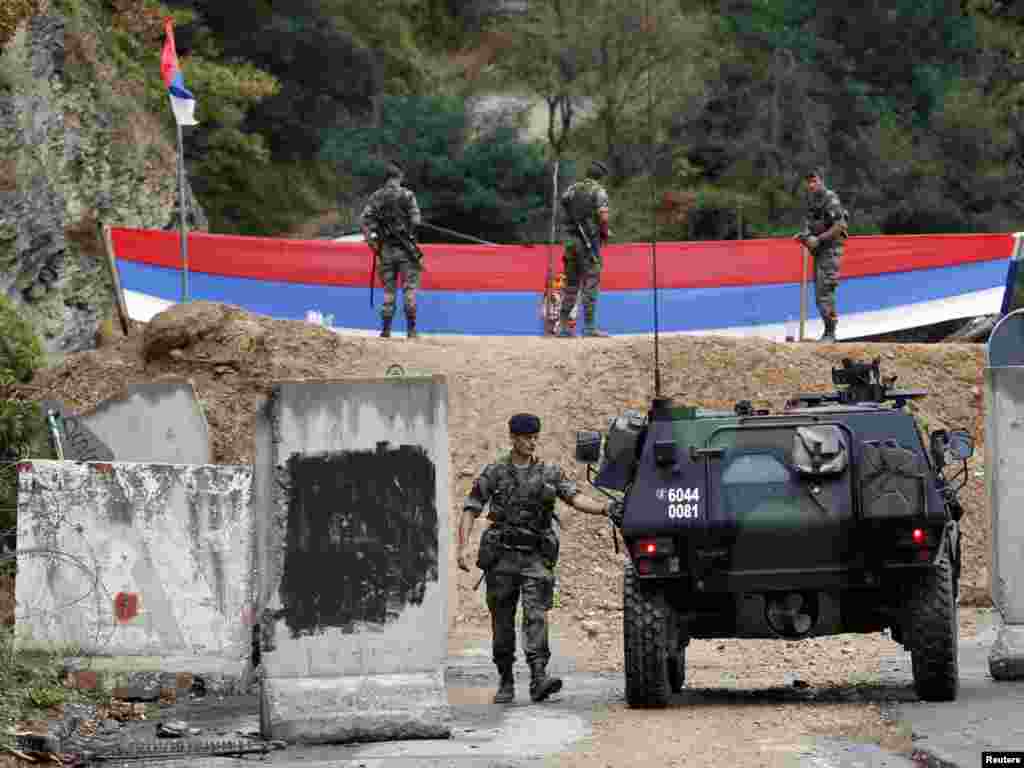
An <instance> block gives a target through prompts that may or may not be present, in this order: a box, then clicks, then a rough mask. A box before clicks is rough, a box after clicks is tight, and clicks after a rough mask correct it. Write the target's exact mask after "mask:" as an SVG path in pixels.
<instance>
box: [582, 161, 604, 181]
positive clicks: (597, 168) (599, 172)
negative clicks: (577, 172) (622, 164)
mask: <svg viewBox="0 0 1024 768" xmlns="http://www.w3.org/2000/svg"><path fill="white" fill-rule="evenodd" d="M587 175H588V176H590V177H592V178H595V179H600V178H601V177H602V176H607V175H608V166H607V165H605V164H604V163H602V162H601V161H600V160H594V161H593V162H592V163H591V164H590V169H589V170H588V171H587Z"/></svg>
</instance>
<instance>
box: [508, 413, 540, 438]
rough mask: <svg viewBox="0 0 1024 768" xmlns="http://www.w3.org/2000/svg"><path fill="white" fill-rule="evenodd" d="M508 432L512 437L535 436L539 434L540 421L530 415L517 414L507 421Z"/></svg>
mask: <svg viewBox="0 0 1024 768" xmlns="http://www.w3.org/2000/svg"><path fill="white" fill-rule="evenodd" d="M508 431H509V432H511V433H512V434H513V435H535V434H537V433H538V432H540V419H539V418H538V417H537V416H534V415H533V414H532V413H517V414H516V415H515V416H513V417H512V418H511V419H509V420H508Z"/></svg>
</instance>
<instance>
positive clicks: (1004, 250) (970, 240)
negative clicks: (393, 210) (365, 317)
mask: <svg viewBox="0 0 1024 768" xmlns="http://www.w3.org/2000/svg"><path fill="white" fill-rule="evenodd" d="M111 235H112V239H113V243H114V251H115V254H116V256H117V258H118V259H123V260H125V261H132V262H138V263H142V264H151V265H154V266H161V267H169V268H171V269H178V268H180V266H181V255H180V241H179V236H178V233H177V232H173V231H162V230H146V229H131V228H127V227H115V228H112V229H111ZM422 249H423V252H424V255H425V264H424V267H425V271H424V273H423V278H422V280H421V286H422V287H423V288H424V289H426V290H453V291H538V292H540V291H542V290H543V286H544V276H545V274H546V272H547V264H548V258H549V256H548V254H549V250H550V252H551V253H552V254H553V256H554V260H555V265H556V267H558V268H559V270H560V267H561V261H562V260H561V250H560V249H559V248H557V247H552V248H550V249H549V247H548V246H547V245H527V246H520V245H497V246H487V245H447V244H440V245H423V246H422ZM1012 250H1013V236H1012V235H1010V234H975V235H897V236H877V237H853V238H850V239H849V240H848V241H847V243H846V249H845V253H844V256H843V262H842V277H844V278H852V277H866V276H870V275H881V274H888V273H893V272H909V271H912V270H917V269H931V268H936V267H949V266H954V265H957V264H970V263H973V262H979V261H996V260H1001V259H1008V258H1009V257H1010V254H1011V252H1012ZM800 253H801V250H800V247H799V245H798V244H797V243H795V242H794V241H792V240H790V239H788V238H776V239H770V240H742V241H735V240H729V241H694V242H661V243H658V244H657V258H658V281H659V285H660V286H661V287H663V288H714V287H725V286H742V285H768V284H772V283H793V282H799V280H800V272H801V256H800ZM188 261H189V269H190V270H192V271H195V272H205V273H207V274H212V275H223V276H226V277H245V278H251V279H255V280H279V281H283V282H292V283H308V284H312V285H338V286H365V285H367V280H368V279H369V271H370V265H371V253H370V249H369V248H368V247H367V246H366V245H365V244H364V243H336V242H333V241H325V240H288V239H281V238H268V237H240V236H235V235H211V234H206V233H203V232H193V233H190V234H189V238H188ZM604 261H605V267H604V272H603V274H602V277H601V288H602V289H603V290H610V291H627V290H643V289H646V288H649V287H650V285H651V245H650V243H622V244H617V245H610V246H608V247H607V248H606V249H605V251H604Z"/></svg>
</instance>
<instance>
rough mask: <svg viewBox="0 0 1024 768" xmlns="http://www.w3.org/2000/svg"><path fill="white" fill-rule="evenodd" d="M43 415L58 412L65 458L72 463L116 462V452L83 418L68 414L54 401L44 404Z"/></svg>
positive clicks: (45, 401) (44, 402)
mask: <svg viewBox="0 0 1024 768" xmlns="http://www.w3.org/2000/svg"><path fill="white" fill-rule="evenodd" d="M42 408H43V414H44V416H45V414H47V413H48V412H49V411H51V410H52V411H56V413H57V416H58V418H57V424H58V426H59V428H60V442H61V447H62V448H63V450H64V458H65V459H68V460H71V461H114V459H115V458H116V457H115V456H114V452H113V451H112V450H111V449H110V446H108V445H107V444H106V443H104V442H103V441H102V440H100V438H99V437H97V436H96V433H95V432H93V431H92V430H91V429H89V427H87V426H86V425H85V422H84V421H82V417H80V416H75V415H73V414H68V413H66V412H65V411H64V407H63V406H62V405H61V404H60V403H58V402H56V401H53V400H44V401H43V402H42Z"/></svg>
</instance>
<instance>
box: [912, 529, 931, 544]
mask: <svg viewBox="0 0 1024 768" xmlns="http://www.w3.org/2000/svg"><path fill="white" fill-rule="evenodd" d="M910 537H911V538H912V539H913V540H914V543H915V544H924V543H925V542H926V541H928V534H927V533H925V530H924V529H923V528H915V529H914V532H913V533H911V534H910Z"/></svg>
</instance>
